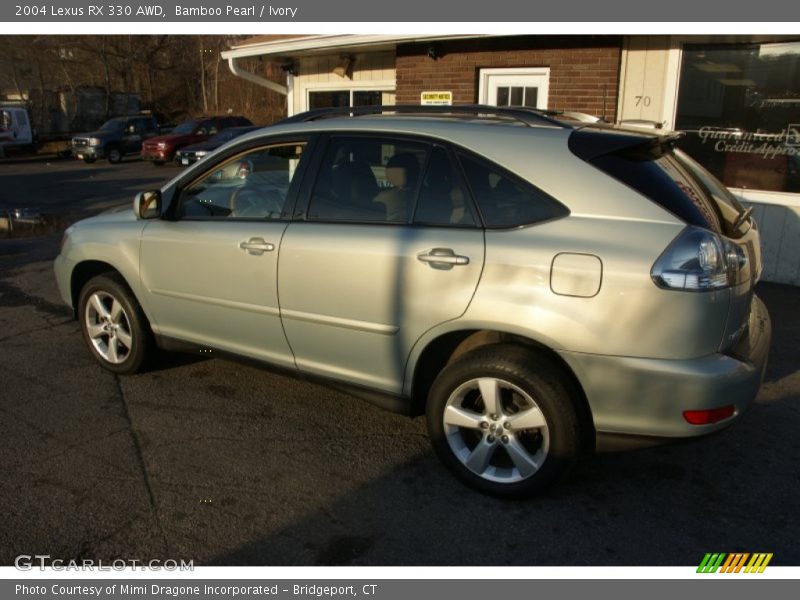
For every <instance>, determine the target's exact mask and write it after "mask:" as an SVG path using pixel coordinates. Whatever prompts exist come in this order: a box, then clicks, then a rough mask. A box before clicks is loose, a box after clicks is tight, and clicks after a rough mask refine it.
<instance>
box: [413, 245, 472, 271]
mask: <svg viewBox="0 0 800 600" xmlns="http://www.w3.org/2000/svg"><path fill="white" fill-rule="evenodd" d="M417 260H419V261H422V262H424V263H428V265H430V266H431V267H433V268H435V269H436V268H438V269H442V268H445V269H452V268H453V266H454V265H468V264H469V256H460V255H458V254H456V253H455V252H453V250H452V249H451V248H434V249H433V250H428V251H427V252H422V253H420V254H417Z"/></svg>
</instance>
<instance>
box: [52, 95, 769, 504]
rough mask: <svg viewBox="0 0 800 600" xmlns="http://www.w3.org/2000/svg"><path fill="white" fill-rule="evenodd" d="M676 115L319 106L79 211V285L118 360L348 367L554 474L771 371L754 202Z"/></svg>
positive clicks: (369, 384) (80, 313) (740, 402)
mask: <svg viewBox="0 0 800 600" xmlns="http://www.w3.org/2000/svg"><path fill="white" fill-rule="evenodd" d="M676 137H677V136H675V135H674V134H659V133H657V132H654V131H649V132H647V131H636V130H625V129H622V128H618V127H613V126H609V125H602V124H586V123H580V122H570V121H568V120H567V119H566V118H561V119H559V118H558V117H557V116H553V115H547V114H545V113H542V112H537V111H533V110H528V109H509V108H506V109H499V108H492V107H476V106H473V107H446V108H445V109H444V110H442V109H441V108H436V109H434V108H429V107H414V108H412V107H391V108H385V109H381V108H380V107H377V108H376V107H366V108H362V109H346V111H344V112H343V111H341V110H335V109H334V110H321V111H314V112H311V113H304V114H302V115H298V116H295V117H292V118H290V119H287V120H286V121H283V122H281V123H279V124H277V125H275V126H272V127H268V128H265V129H261V130H258V131H255V132H253V133H250V134H247V135H245V136H242V137H240V138H237V139H236V140H235V141H233V142H231V143H229V144H226V145H225V146H223V147H222V148H220V149H219V150H217V151H215V152H214V153H213V154H211V155H209V156H208V157H206V158H205V159H204V160H202V161H200V162H198V163H197V164H196V165H194V166H193V167H192V168H190V169H188V170H187V171H185V172H184V173H182V174H181V175H179V176H178V177H177V178H176V179H174V180H173V181H172V182H170V183H169V184H167V185H166V186H165V187H164V188H162V189H160V190H152V191H148V192H143V193H141V194H139V195H138V196H137V197H136V199H135V201H134V207H133V210H130V209H126V210H121V211H117V212H112V213H106V214H103V215H100V216H97V217H94V218H91V219H87V220H85V221H81V222H79V223H77V224H75V225H73V226H72V227H70V228H69V229H68V230H67V231H66V234H65V236H64V241H63V246H62V249H61V254H60V256H59V257H58V258H57V259H56V263H55V271H56V276H57V279H58V285H59V288H60V291H61V294H62V296H63V298H64V301H65V302H66V303H68V304H69V305H70V306H71V307H73V309H74V311H75V315H76V317H77V318H78V319H79V321H80V323H81V326H82V329H83V335H84V338H85V340H86V343H87V345H88V347H89V350H90V352H91V353H92V354H93V355H94V357H95V358H96V359H97V360H98V362H99V363H100V364H101V365H102V366H104V367H105V368H107V369H109V370H111V371H114V372H115V373H120V374H130V373H135V372H137V371H139V370H141V369H142V368H143V367H144V366H145V364H146V361H147V360H148V359H150V358H151V357H152V356H153V351H154V348H155V347H156V346H161V347H164V348H176V347H180V346H183V347H192V346H196V347H203V348H213V349H216V350H218V351H222V352H225V353H228V354H232V355H238V356H242V357H247V358H249V359H256V360H258V361H263V362H264V363H269V364H271V365H273V366H276V367H279V368H285V369H286V370H287V371H291V372H295V373H298V374H302V375H306V376H313V377H315V378H321V379H325V380H328V381H331V382H334V383H335V384H336V385H337V387H340V388H341V387H343V386H344V387H346V388H347V389H348V390H350V391H351V392H352V393H355V394H358V395H361V396H362V397H365V398H367V399H369V400H371V401H374V402H377V403H379V404H381V405H383V406H385V407H387V408H390V409H393V410H397V411H403V412H406V413H408V414H411V415H417V414H423V413H424V414H426V416H427V425H428V430H429V433H430V439H431V442H432V444H433V447H434V449H435V451H436V453H437V454H438V456H439V457H440V458H441V460H442V461H443V462H444V464H445V465H447V466H448V467H449V468H450V469H451V470H452V471H453V472H454V473H455V474H456V475H457V476H458V477H459V478H461V479H462V480H463V481H465V482H466V483H468V484H470V485H472V486H474V487H476V488H478V489H480V490H482V491H485V492H489V493H493V494H497V495H503V496H525V495H530V494H532V493H535V492H537V491H540V490H542V489H544V488H545V487H547V486H548V485H550V484H552V483H553V482H555V481H556V480H557V479H558V478H559V477H560V476H562V475H563V474H564V473H565V472H566V471H567V470H568V469H569V467H570V466H571V465H572V464H573V463H574V462H575V461H576V459H577V458H578V457H579V456H580V455H581V453H582V452H584V451H587V450H591V449H594V448H596V447H601V448H603V447H607V446H608V445H609V444H613V445H617V446H619V445H620V444H625V443H626V442H627V441H631V440H632V441H635V442H636V443H641V442H647V443H649V442H658V441H667V440H673V439H677V438H690V437H695V436H700V435H703V434H707V433H710V432H712V431H716V430H718V429H721V428H723V427H725V426H726V425H729V424H730V423H732V422H733V421H735V420H736V419H737V418H738V417H739V416H740V415H741V414H742V413H743V412H744V411H745V409H746V408H747V407H748V405H749V404H750V403H751V402H752V400H753V399H754V397H755V396H756V393H757V392H758V389H759V386H760V383H761V379H762V375H763V371H764V368H765V365H766V357H767V351H768V347H769V340H770V321H769V317H768V315H767V312H766V310H765V308H764V305H763V304H762V303H761V301H760V300H759V299H758V298H757V297H756V296H755V295H754V292H753V288H754V286H755V283H756V281H757V280H758V278H759V275H760V271H761V256H760V249H759V235H758V231H757V228H756V224H755V222H754V221H753V219H752V218H751V217H750V214H749V211H748V210H745V209H743V208H742V206H740V205H739V204H738V203H737V202H736V200H735V199H734V198H733V197H732V196H731V194H730V193H729V192H728V191H727V190H726V189H725V188H724V187H723V186H722V184H720V183H719V182H718V181H717V180H716V179H714V177H712V176H711V175H710V174H709V173H708V172H707V171H705V170H704V169H703V168H702V167H701V166H699V165H698V164H697V163H696V162H694V161H693V160H692V159H691V158H689V157H688V156H686V155H685V154H684V153H682V152H681V151H680V150H678V149H676V148H675V140H676Z"/></svg>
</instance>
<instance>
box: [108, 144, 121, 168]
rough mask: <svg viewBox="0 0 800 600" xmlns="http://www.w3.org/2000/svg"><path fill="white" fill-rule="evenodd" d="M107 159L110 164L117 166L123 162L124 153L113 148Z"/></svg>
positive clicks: (110, 149) (109, 151)
mask: <svg viewBox="0 0 800 600" xmlns="http://www.w3.org/2000/svg"><path fill="white" fill-rule="evenodd" d="M107 158H108V162H110V163H111V164H112V165H116V164H118V163H120V162H122V152H121V151H120V149H119V148H116V147H113V146H112V147H111V148H109V149H108V152H107Z"/></svg>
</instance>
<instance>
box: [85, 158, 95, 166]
mask: <svg viewBox="0 0 800 600" xmlns="http://www.w3.org/2000/svg"><path fill="white" fill-rule="evenodd" d="M96 160H97V159H96V158H95V157H94V156H84V157H83V162H85V163H86V164H87V165H90V164H92V163H93V162H94V161H96Z"/></svg>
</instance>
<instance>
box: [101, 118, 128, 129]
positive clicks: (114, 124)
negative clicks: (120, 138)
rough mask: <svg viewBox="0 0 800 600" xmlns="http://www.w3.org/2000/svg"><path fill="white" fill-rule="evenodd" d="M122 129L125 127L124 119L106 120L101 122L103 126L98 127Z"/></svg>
mask: <svg viewBox="0 0 800 600" xmlns="http://www.w3.org/2000/svg"><path fill="white" fill-rule="evenodd" d="M123 129H125V121H120V120H118V119H111V120H110V121H106V122H105V123H103V126H102V127H100V131H122V130H123Z"/></svg>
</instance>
